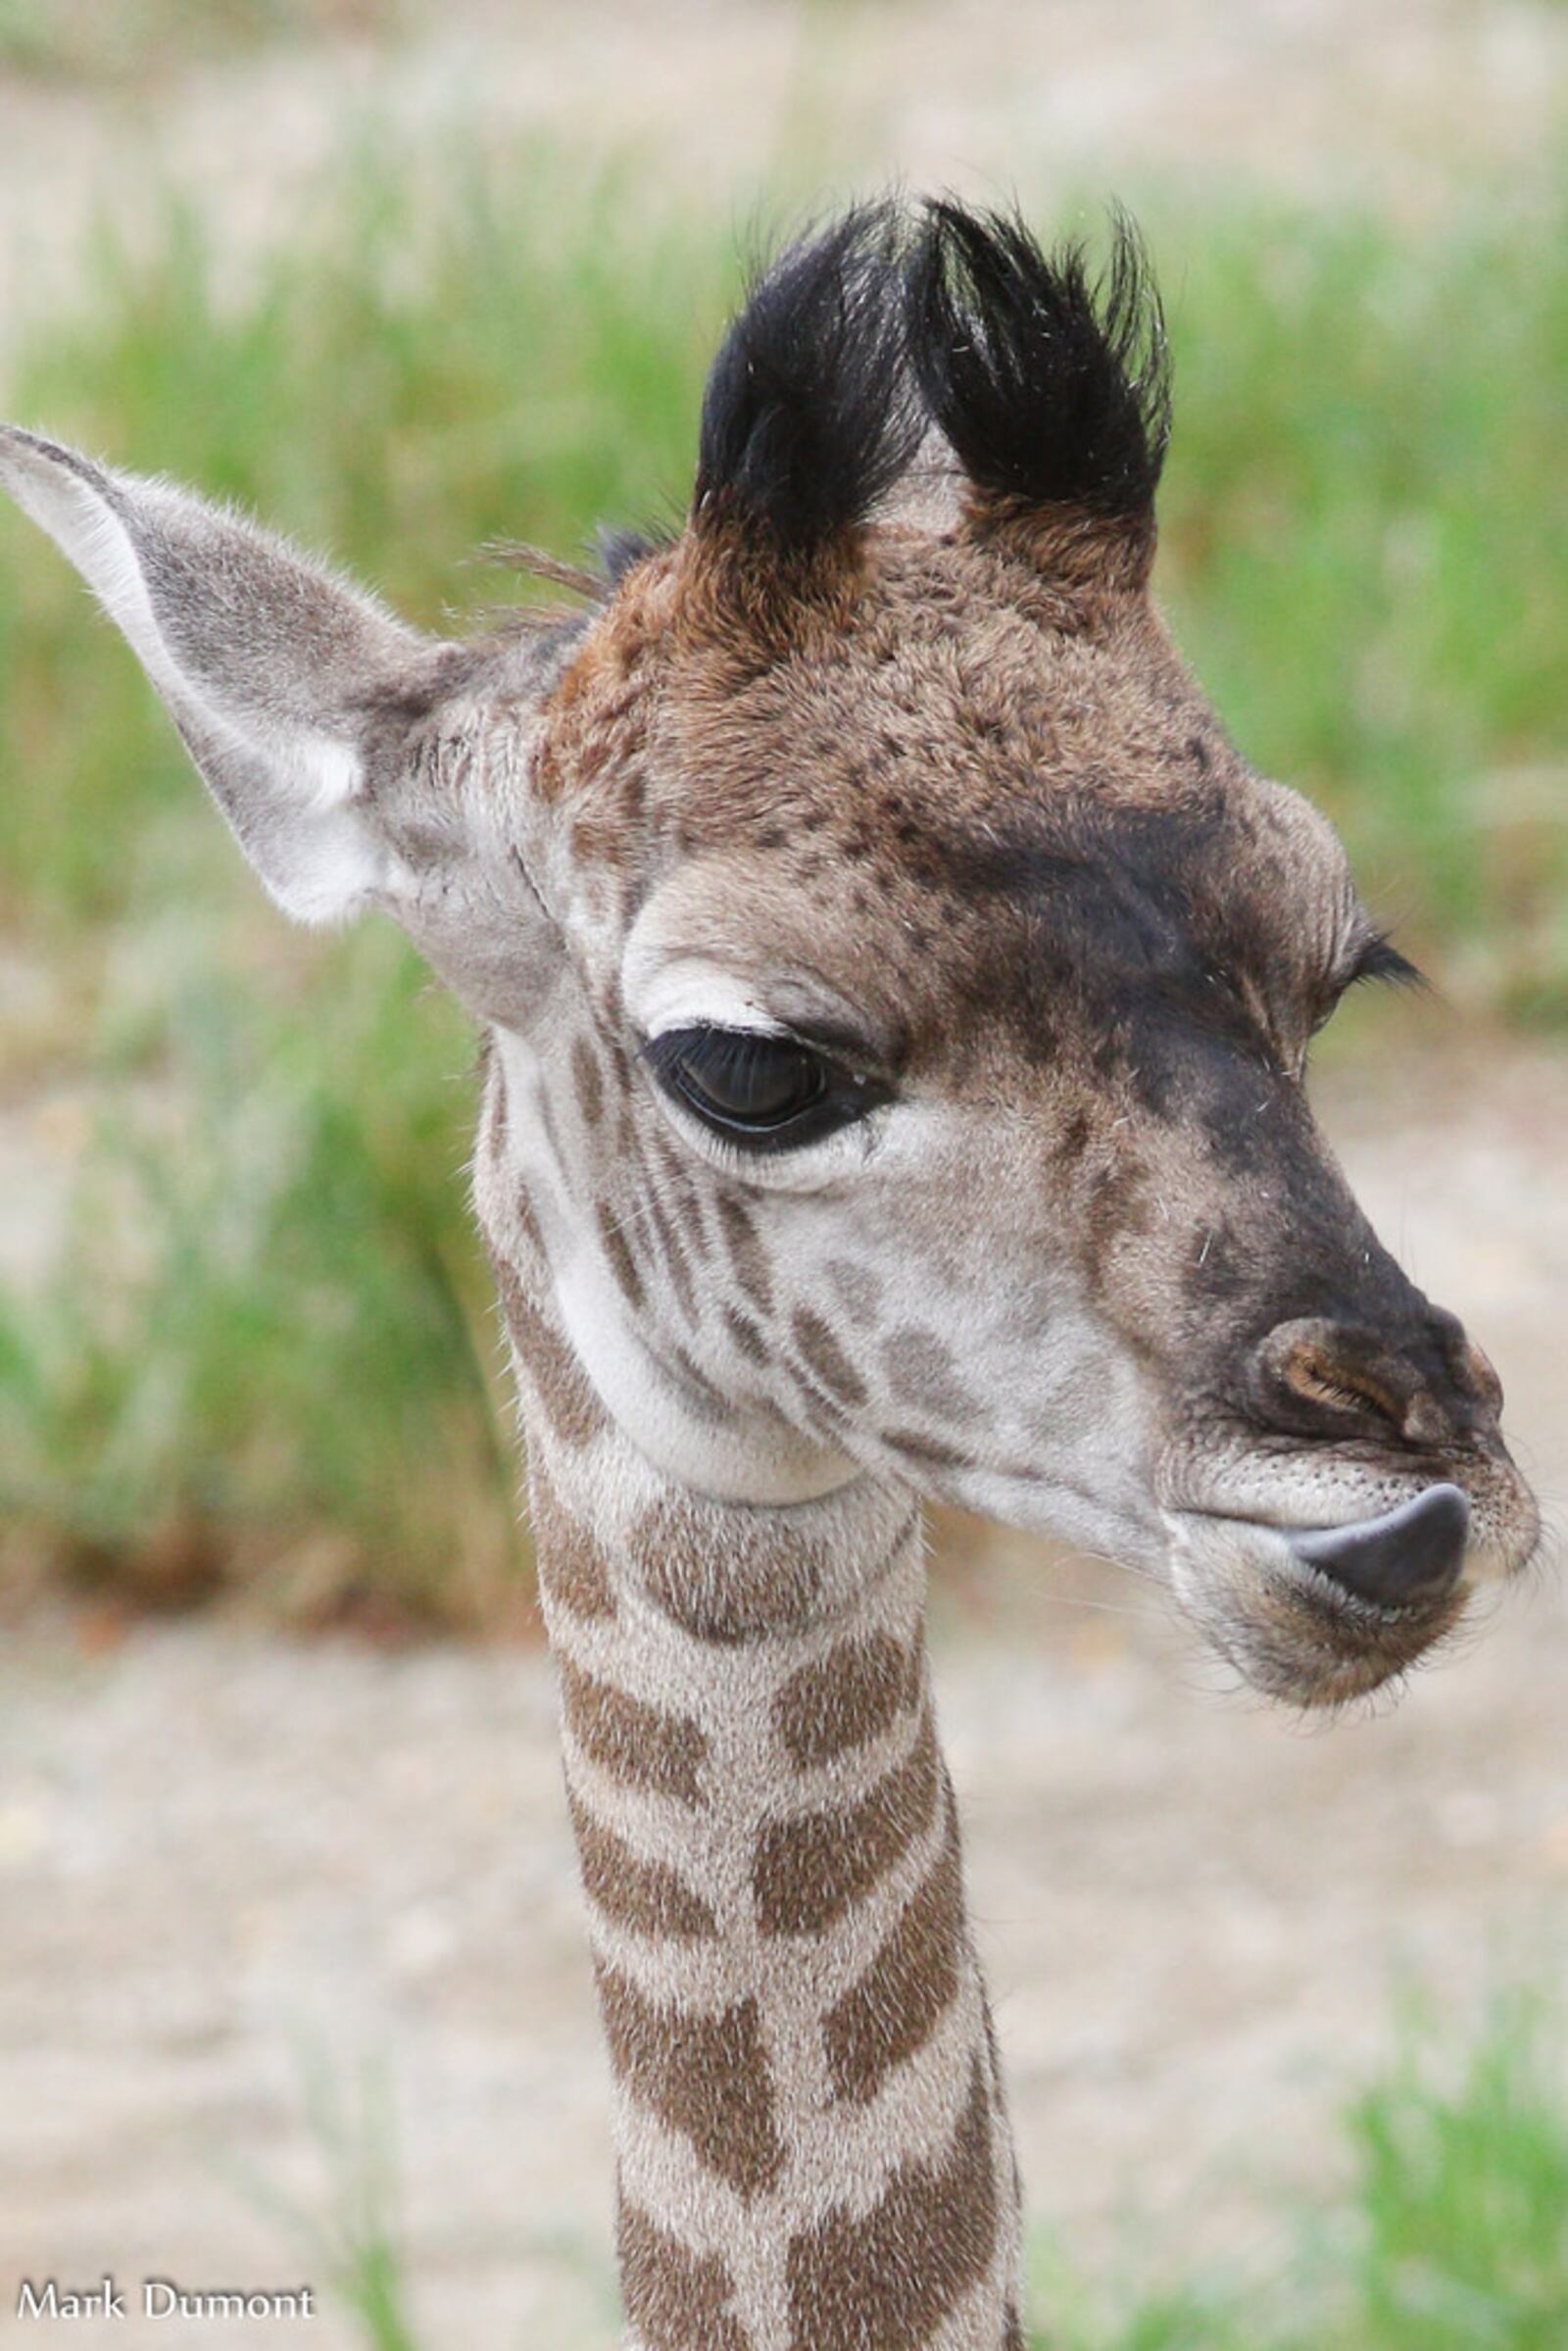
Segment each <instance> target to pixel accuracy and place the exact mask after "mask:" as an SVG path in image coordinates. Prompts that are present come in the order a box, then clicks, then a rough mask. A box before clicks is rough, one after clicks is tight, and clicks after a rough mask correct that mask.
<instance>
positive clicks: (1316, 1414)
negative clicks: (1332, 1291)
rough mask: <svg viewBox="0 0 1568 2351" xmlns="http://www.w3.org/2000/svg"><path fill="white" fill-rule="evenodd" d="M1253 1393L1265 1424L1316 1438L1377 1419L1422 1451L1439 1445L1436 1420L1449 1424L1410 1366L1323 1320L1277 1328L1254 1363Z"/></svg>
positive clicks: (1306, 1321) (1283, 1324)
mask: <svg viewBox="0 0 1568 2351" xmlns="http://www.w3.org/2000/svg"><path fill="white" fill-rule="evenodd" d="M1251 1386H1252V1393H1253V1401H1254V1403H1255V1404H1256V1405H1258V1406H1259V1407H1260V1408H1261V1410H1262V1412H1263V1413H1264V1415H1265V1417H1267V1418H1269V1419H1271V1420H1274V1421H1277V1422H1281V1423H1283V1424H1284V1425H1286V1426H1288V1427H1293V1428H1301V1429H1304V1431H1305V1433H1306V1434H1308V1435H1319V1434H1329V1435H1333V1434H1343V1433H1344V1432H1345V1430H1346V1429H1347V1427H1348V1425H1351V1424H1353V1423H1356V1422H1360V1423H1362V1424H1364V1423H1365V1422H1366V1421H1367V1420H1369V1419H1370V1420H1375V1421H1379V1422H1381V1423H1382V1424H1383V1425H1384V1426H1385V1427H1388V1428H1391V1429H1393V1430H1395V1431H1396V1432H1397V1434H1398V1435H1399V1436H1401V1437H1405V1438H1408V1439H1409V1440H1411V1441H1412V1442H1414V1443H1417V1444H1420V1443H1425V1442H1430V1441H1431V1440H1430V1439H1429V1438H1428V1435H1427V1429H1428V1423H1429V1420H1430V1418H1431V1416H1432V1415H1434V1414H1436V1415H1437V1417H1438V1420H1439V1423H1440V1424H1441V1419H1442V1416H1441V1413H1440V1412H1439V1411H1438V1407H1437V1405H1436V1404H1435V1403H1434V1402H1433V1400H1432V1399H1431V1398H1430V1397H1429V1396H1426V1395H1424V1394H1423V1393H1422V1391H1421V1390H1420V1388H1419V1387H1418V1385H1417V1382H1416V1379H1415V1375H1414V1373H1413V1371H1412V1370H1411V1369H1410V1367H1409V1366H1408V1365H1406V1364H1404V1363H1402V1362H1401V1361H1400V1359H1399V1358H1398V1357H1397V1356H1396V1355H1393V1354H1392V1353H1391V1352H1390V1351H1389V1350H1388V1349H1386V1348H1384V1347H1378V1346H1376V1344H1375V1343H1373V1342H1372V1341H1370V1340H1369V1339H1368V1338H1366V1337H1365V1336H1363V1335H1362V1334H1360V1333H1358V1332H1353V1331H1349V1330H1348V1329H1346V1328H1345V1327H1344V1326H1342V1325H1340V1324H1336V1323H1332V1322H1329V1321H1327V1320H1325V1319H1322V1318H1320V1317H1316V1316H1310V1317H1302V1318H1300V1319H1299V1320H1297V1321H1294V1322H1283V1323H1279V1324H1276V1326H1275V1328H1274V1329H1273V1330H1272V1331H1270V1332H1269V1334H1268V1336H1267V1338H1266V1339H1264V1341H1263V1343H1262V1345H1261V1346H1260V1347H1258V1349H1257V1353H1256V1355H1255V1356H1254V1358H1253V1363H1252V1382H1251Z"/></svg>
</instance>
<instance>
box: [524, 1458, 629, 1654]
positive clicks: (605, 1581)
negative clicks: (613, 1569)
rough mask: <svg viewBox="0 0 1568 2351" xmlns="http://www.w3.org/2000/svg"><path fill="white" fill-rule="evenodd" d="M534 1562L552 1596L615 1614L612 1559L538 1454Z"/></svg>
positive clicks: (580, 1612)
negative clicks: (572, 1510) (565, 1500)
mask: <svg viewBox="0 0 1568 2351" xmlns="http://www.w3.org/2000/svg"><path fill="white" fill-rule="evenodd" d="M529 1494H530V1497H531V1502H532V1513H531V1515H532V1518H533V1536H534V1563H535V1566H536V1567H537V1569H538V1574H539V1582H540V1585H541V1587H542V1589H543V1591H544V1592H545V1594H546V1596H547V1597H548V1598H549V1599H550V1600H552V1601H554V1602H555V1603H557V1604H558V1605H559V1606H561V1607H563V1608H566V1609H569V1610H570V1612H571V1614H572V1615H573V1616H579V1617H584V1618H593V1617H607V1616H613V1615H614V1613H615V1594H614V1591H613V1587H612V1584H611V1579H610V1562H609V1560H608V1559H607V1558H606V1557H605V1554H604V1552H603V1551H602V1550H601V1549H600V1547H599V1544H598V1543H596V1542H595V1540H594V1538H593V1536H592V1534H591V1533H590V1532H589V1530H588V1529H587V1528H586V1527H585V1526H583V1525H582V1524H581V1522H580V1521H579V1520H578V1519H575V1518H573V1517H572V1516H571V1514H570V1512H569V1511H567V1510H566V1509H565V1508H564V1506H563V1504H562V1501H561V1497H560V1495H559V1494H557V1493H556V1490H555V1488H554V1487H553V1486H552V1485H551V1483H550V1480H549V1479H548V1478H547V1477H546V1475H545V1473H544V1471H543V1469H542V1468H541V1467H540V1466H539V1464H538V1462H537V1460H536V1461H534V1463H533V1464H532V1467H531V1476H530V1479H529Z"/></svg>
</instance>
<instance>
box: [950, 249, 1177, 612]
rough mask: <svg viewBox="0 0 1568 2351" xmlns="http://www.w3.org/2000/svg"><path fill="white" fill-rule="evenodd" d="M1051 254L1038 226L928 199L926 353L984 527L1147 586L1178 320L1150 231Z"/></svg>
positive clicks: (1080, 574) (1026, 546) (1039, 552)
mask: <svg viewBox="0 0 1568 2351" xmlns="http://www.w3.org/2000/svg"><path fill="white" fill-rule="evenodd" d="M1113 226H1114V234H1113V241H1112V245H1111V252H1110V258H1109V261H1108V263H1107V266H1106V268H1105V269H1104V271H1103V274H1102V275H1101V276H1100V277H1099V278H1098V279H1091V277H1090V274H1089V269H1088V266H1087V264H1086V261H1085V258H1084V253H1083V250H1082V248H1081V247H1080V246H1077V245H1072V244H1069V245H1065V246H1063V247H1062V248H1061V249H1060V250H1059V251H1058V252H1056V253H1054V254H1051V255H1048V254H1046V253H1044V252H1043V251H1042V250H1041V248H1040V246H1039V245H1038V244H1037V243H1036V242H1035V239H1034V238H1033V237H1032V236H1031V235H1030V233H1029V230H1028V229H1027V228H1026V227H1025V226H1024V223H1023V221H1022V220H1020V219H1018V218H1017V216H1016V215H1010V214H1005V213H972V212H968V211H966V210H964V208H963V207H962V206H960V205H956V204H933V205H931V206H930V207H929V208H928V211H927V216H926V225H925V232H924V234H923V236H922V237H921V239H920V240H919V243H918V244H917V246H916V247H915V250H914V253H913V255H912V257H911V260H910V264H909V269H908V273H907V316H908V337H909V350H910V356H911V361H912V364H913V367H914V370H915V374H916V377H917V379H918V381H919V385H920V390H921V394H922V396H923V398H924V400H925V404H926V406H927V408H928V409H929V411H930V413H931V416H932V417H933V419H934V421H935V422H936V424H937V425H938V427H939V428H940V430H941V431H942V433H943V434H944V435H945V437H946V439H947V440H948V442H949V444H950V445H951V447H952V449H953V452H954V454H955V456H956V458H957V461H958V463H959V465H961V467H962V468H963V470H964V472H965V473H966V474H967V476H968V479H969V486H970V516H971V524H972V526H973V527H974V528H975V529H976V530H977V531H979V532H981V533H982V534H987V535H996V534H1005V536H1006V537H1007V538H1008V539H1009V540H1010V541H1011V542H1012V543H1013V544H1014V545H1016V546H1018V547H1019V548H1020V549H1021V551H1023V552H1025V553H1027V554H1029V555H1030V556H1031V557H1032V558H1033V560H1034V561H1035V562H1036V563H1038V565H1039V567H1040V568H1041V569H1042V570H1043V571H1047V572H1052V573H1054V574H1056V575H1057V576H1060V577H1063V578H1064V579H1069V580H1070V579H1074V578H1076V579H1077V580H1079V581H1089V580H1092V579H1094V578H1096V577H1100V578H1109V579H1110V580H1112V581H1114V582H1115V583H1116V584H1120V585H1128V586H1141V585H1142V584H1143V582H1144V580H1145V579H1146V578H1147V577H1148V573H1149V567H1150V564H1151V563H1152V558H1153V549H1154V492H1155V490H1156V488H1157V487H1158V483H1159V475H1160V468H1161V465H1162V464H1163V462H1164V456H1165V445H1166V442H1167V441H1168V439H1169V437H1170V364H1169V356H1168V352H1167V348H1166V342H1165V326H1164V318H1163V314H1162V312H1161V309H1160V304H1159V297H1158V294H1157V293H1156V291H1155V289H1154V285H1153V282H1152V277H1151V275H1150V271H1149V267H1148V262H1147V258H1146V256H1145V253H1144V249H1143V246H1142V243H1141V242H1140V240H1139V237H1138V234H1137V231H1136V229H1135V228H1134V227H1133V224H1132V222H1131V221H1130V220H1127V219H1126V217H1125V216H1124V215H1121V214H1118V215H1117V216H1116V217H1115V220H1114V224H1113Z"/></svg>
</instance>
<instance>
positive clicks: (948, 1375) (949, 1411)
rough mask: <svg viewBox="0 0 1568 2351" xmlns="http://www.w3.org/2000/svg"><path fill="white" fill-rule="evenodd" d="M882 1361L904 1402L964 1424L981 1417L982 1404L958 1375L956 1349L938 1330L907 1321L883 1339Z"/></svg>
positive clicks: (892, 1385) (893, 1387)
mask: <svg viewBox="0 0 1568 2351" xmlns="http://www.w3.org/2000/svg"><path fill="white" fill-rule="evenodd" d="M882 1364H883V1369H884V1370H885V1371H886V1373H887V1376H888V1386H889V1387H890V1388H891V1390H892V1391H893V1394H894V1395H895V1396H897V1397H898V1399H899V1401H900V1403H901V1404H912V1405H914V1406H915V1408H916V1409H917V1410H918V1411H921V1412H930V1413H933V1414H934V1415H935V1416H936V1417H937V1418H938V1419H939V1420H948V1421H956V1422H958V1423H959V1424H960V1425H961V1424H962V1423H964V1422H967V1421H972V1420H974V1419H976V1418H977V1417H978V1414H979V1411H980V1406H979V1404H978V1403H977V1402H976V1400H975V1398H974V1397H973V1396H971V1395H970V1393H969V1391H968V1389H967V1388H965V1387H964V1385H963V1382H962V1381H961V1380H960V1379H959V1378H958V1376H957V1367H956V1360H955V1357H954V1353H953V1349H952V1348H951V1347H945V1346H944V1345H943V1343H942V1341H941V1340H940V1339H939V1338H938V1337H937V1335H936V1333H935V1331H926V1330H921V1329H920V1328H918V1327H917V1326H915V1325H910V1324H907V1325H906V1326H905V1327H904V1328H903V1329H902V1330H898V1331H894V1332H891V1333H890V1334H889V1336H888V1338H887V1339H886V1340H885V1341H884V1342H883V1346H882Z"/></svg>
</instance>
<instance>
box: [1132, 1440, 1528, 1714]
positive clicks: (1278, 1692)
mask: <svg viewBox="0 0 1568 2351" xmlns="http://www.w3.org/2000/svg"><path fill="white" fill-rule="evenodd" d="M1449 1497H1453V1498H1452V1499H1451V1500H1450V1499H1449ZM1468 1518H1469V1513H1468V1509H1467V1507H1466V1505H1465V1501H1464V1497H1463V1495H1462V1494H1459V1493H1458V1490H1457V1489H1456V1488H1454V1487H1452V1486H1446V1485H1439V1486H1434V1487H1430V1488H1427V1489H1424V1490H1422V1491H1420V1492H1419V1493H1417V1494H1413V1495H1411V1496H1409V1497H1407V1498H1406V1500H1404V1501H1403V1502H1401V1503H1399V1504H1398V1505H1397V1506H1396V1507H1395V1508H1394V1509H1391V1510H1389V1511H1385V1512H1383V1513H1380V1514H1379V1515H1378V1516H1377V1517H1375V1518H1369V1519H1366V1520H1364V1521H1357V1522H1352V1523H1351V1524H1350V1525H1348V1526H1345V1527H1336V1528H1333V1529H1325V1528H1320V1527H1312V1528H1305V1527H1302V1528H1289V1527H1279V1526H1274V1525H1270V1524H1268V1523H1266V1522H1264V1521H1262V1520H1254V1519H1247V1518H1232V1517H1225V1516H1223V1515H1219V1514H1216V1513H1211V1512H1207V1511H1182V1512H1168V1513H1167V1514H1166V1519H1165V1525H1166V1531H1167V1535H1168V1538H1169V1544H1170V1548H1169V1561H1170V1579H1171V1586H1172V1590H1173V1591H1174V1592H1175V1595H1176V1598H1177V1601H1178V1602H1179V1604H1180V1606H1181V1607H1182V1608H1183V1610H1184V1611H1185V1612H1186V1614H1187V1615H1188V1616H1189V1617H1190V1618H1191V1619H1192V1621H1193V1622H1194V1624H1196V1625H1197V1627H1198V1628H1199V1630H1200V1631H1201V1633H1202V1634H1203V1636H1204V1638H1205V1639H1206V1640H1207V1641H1208V1642H1209V1643H1210V1645H1211V1646H1212V1647H1213V1648H1215V1649H1216V1650H1218V1652H1219V1653H1220V1655H1221V1656H1223V1657H1224V1658H1225V1659H1226V1660H1227V1662H1228V1663H1229V1664H1231V1665H1232V1666H1234V1667H1235V1668H1236V1670H1237V1672H1238V1673H1240V1674H1241V1675H1242V1676H1243V1678H1244V1679H1245V1680H1246V1681H1247V1682H1248V1683H1250V1685H1251V1687H1252V1688H1253V1689H1255V1690H1260V1691H1261V1692H1262V1693H1263V1694H1264V1695H1265V1696H1267V1697H1270V1698H1275V1699H1278V1700H1281V1701H1283V1702H1284V1703H1286V1704H1290V1705H1296V1706H1301V1707H1325V1706H1337V1705H1343V1704H1344V1703H1346V1702H1347V1701H1348V1700H1349V1699H1352V1698H1357V1697H1364V1696H1366V1695H1367V1694H1368V1693H1369V1692H1371V1691H1373V1690H1378V1689H1380V1688H1382V1687H1383V1685H1384V1684H1386V1683H1388V1682H1391V1681H1394V1680H1396V1679H1397V1678H1398V1677H1399V1676H1401V1675H1403V1674H1405V1673H1407V1672H1408V1671H1409V1670H1410V1669H1411V1668H1412V1667H1413V1666H1415V1665H1416V1664H1417V1663H1419V1662H1420V1660H1421V1659H1422V1658H1423V1657H1424V1656H1426V1655H1427V1654H1428V1653H1429V1652H1430V1651H1431V1650H1432V1649H1433V1648H1434V1647H1436V1646H1437V1645H1438V1644H1439V1643H1440V1642H1441V1641H1443V1640H1444V1639H1445V1638H1446V1636H1447V1635H1448V1634H1450V1633H1451V1632H1452V1631H1453V1629H1454V1627H1455V1626H1456V1625H1457V1624H1458V1622H1459V1620H1460V1618H1461V1617H1462V1615H1463V1614H1464V1611H1465V1608H1466V1605H1467V1603H1468V1601H1469V1598H1470V1595H1471V1592H1472V1591H1473V1589H1474V1587H1475V1585H1476V1583H1478V1582H1479V1581H1481V1580H1483V1578H1484V1577H1485V1576H1486V1574H1487V1573H1488V1571H1489V1561H1490V1558H1491V1551H1490V1549H1489V1546H1488V1545H1487V1544H1485V1543H1474V1544H1472V1543H1468V1542H1467V1540H1466V1538H1467V1535H1468V1532H1469V1528H1468ZM1369 1561H1370V1562H1372V1563H1373V1565H1374V1567H1375V1571H1376V1572H1375V1573H1371V1572H1368V1569H1367V1566H1366V1563H1367V1562H1369Z"/></svg>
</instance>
